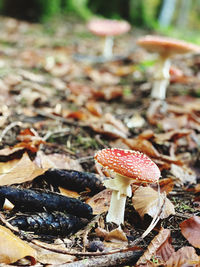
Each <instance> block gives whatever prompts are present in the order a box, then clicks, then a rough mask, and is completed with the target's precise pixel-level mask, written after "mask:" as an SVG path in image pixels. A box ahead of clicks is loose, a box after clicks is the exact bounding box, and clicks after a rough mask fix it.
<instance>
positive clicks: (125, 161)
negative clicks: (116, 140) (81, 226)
mask: <svg viewBox="0 0 200 267" xmlns="http://www.w3.org/2000/svg"><path fill="white" fill-rule="evenodd" d="M94 158H95V161H96V162H97V163H98V164H100V165H101V166H102V167H103V168H106V169H107V170H109V171H110V172H112V173H113V174H114V179H108V180H105V181H104V185H105V186H106V187H107V188H110V189H112V190H113V191H112V197H111V202H110V208H109V211H108V214H107V217H106V221H107V222H114V223H116V224H117V225H120V224H123V223H124V210H125V204H126V197H127V196H128V197H131V196H132V190H131V186H130V184H131V183H132V182H133V181H134V180H137V181H141V182H142V183H156V182H157V181H158V179H159V178H160V170H159V168H158V166H157V165H156V164H155V163H154V162H153V161H152V160H151V159H150V158H149V157H147V156H146V155H145V154H143V153H141V152H138V151H134V150H124V149H118V148H108V149H102V150H100V151H98V152H97V153H96V154H95V156H94Z"/></svg>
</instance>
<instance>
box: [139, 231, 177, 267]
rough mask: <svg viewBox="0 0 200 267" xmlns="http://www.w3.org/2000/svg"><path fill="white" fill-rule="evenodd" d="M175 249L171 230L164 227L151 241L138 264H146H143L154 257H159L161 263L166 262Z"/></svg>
mask: <svg viewBox="0 0 200 267" xmlns="http://www.w3.org/2000/svg"><path fill="white" fill-rule="evenodd" d="M174 251H175V250H174V248H173V246H172V245H171V236H170V230H168V229H163V228H162V229H161V230H160V232H159V233H158V235H156V236H155V237H154V239H153V240H152V241H151V243H150V244H149V246H148V247H147V250H146V251H145V252H144V254H143V255H142V257H140V259H139V260H138V262H137V266H140V265H141V266H144V265H143V264H146V263H147V262H148V261H150V260H151V258H153V257H155V258H157V259H159V263H164V262H165V261H166V260H168V259H169V258H170V256H171V255H172V253H173V252H174Z"/></svg>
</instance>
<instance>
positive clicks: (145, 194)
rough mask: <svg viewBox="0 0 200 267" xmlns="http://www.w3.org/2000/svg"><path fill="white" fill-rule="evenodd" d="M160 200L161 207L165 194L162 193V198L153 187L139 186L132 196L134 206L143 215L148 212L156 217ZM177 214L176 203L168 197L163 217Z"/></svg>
mask: <svg viewBox="0 0 200 267" xmlns="http://www.w3.org/2000/svg"><path fill="white" fill-rule="evenodd" d="M158 201H160V207H161V206H162V205H163V201H164V194H160V200H159V195H158V192H156V191H155V190H153V189H152V188H151V187H139V188H138V189H137V190H136V191H135V192H134V196H133V198H132V202H133V206H134V208H135V210H136V211H137V212H138V213H139V214H140V216H141V217H143V216H144V214H148V215H150V216H151V217H154V216H155V214H156V213H157V210H158V208H159V207H158V203H159V202H158ZM171 214H175V209H174V205H173V204H172V202H171V201H170V200H169V199H168V198H166V199H165V204H164V206H163V208H162V214H161V219H164V218H167V217H168V216H169V215H171Z"/></svg>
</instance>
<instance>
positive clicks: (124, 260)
mask: <svg viewBox="0 0 200 267" xmlns="http://www.w3.org/2000/svg"><path fill="white" fill-rule="evenodd" d="M142 254H143V251H128V252H124V253H115V254H112V255H106V256H101V257H100V256H98V257H92V258H89V259H84V260H80V261H75V262H72V263H66V264H60V265H56V266H57V267H94V266H98V267H106V266H118V265H125V264H126V265H127V264H131V266H133V264H135V263H136V262H137V260H138V259H139V258H140V257H141V255H142Z"/></svg>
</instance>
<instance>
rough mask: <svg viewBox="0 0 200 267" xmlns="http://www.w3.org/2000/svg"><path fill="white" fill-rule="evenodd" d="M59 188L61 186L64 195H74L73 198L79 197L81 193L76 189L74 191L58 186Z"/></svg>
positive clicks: (60, 189)
mask: <svg viewBox="0 0 200 267" xmlns="http://www.w3.org/2000/svg"><path fill="white" fill-rule="evenodd" d="M58 188H59V191H60V193H61V194H62V195H63V196H67V197H73V198H79V197H80V195H79V193H77V192H75V191H72V190H69V189H66V188H62V187H58Z"/></svg>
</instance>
